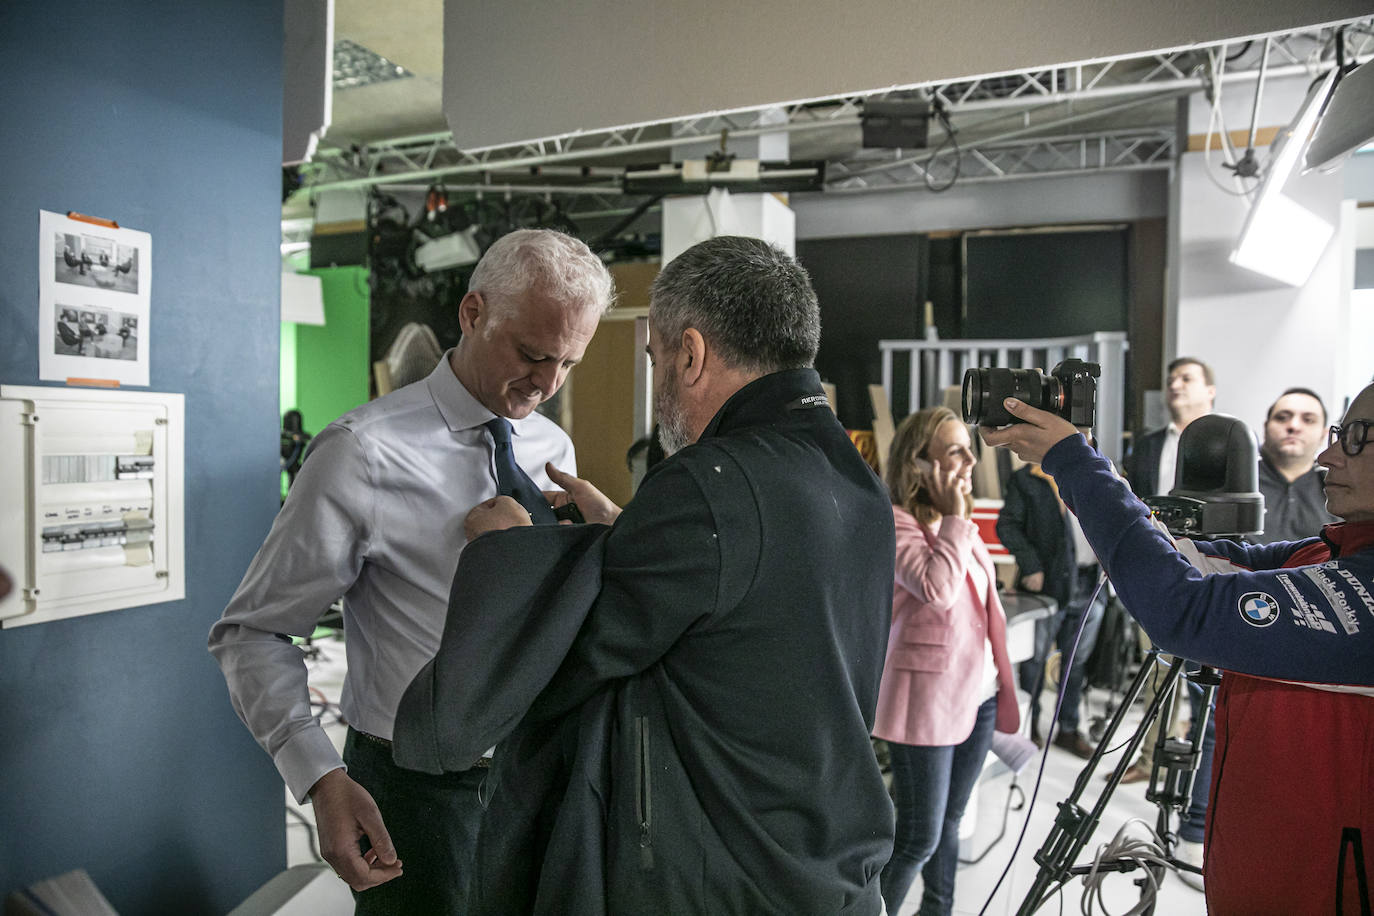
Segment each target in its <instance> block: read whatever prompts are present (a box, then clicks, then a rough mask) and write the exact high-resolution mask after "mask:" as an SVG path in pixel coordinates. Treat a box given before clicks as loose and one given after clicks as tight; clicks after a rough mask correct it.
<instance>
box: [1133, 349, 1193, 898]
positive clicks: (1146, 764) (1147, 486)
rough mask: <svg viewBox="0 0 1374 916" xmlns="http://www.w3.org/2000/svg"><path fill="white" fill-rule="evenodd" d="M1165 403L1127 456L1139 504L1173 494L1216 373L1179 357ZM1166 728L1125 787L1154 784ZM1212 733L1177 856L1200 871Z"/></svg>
mask: <svg viewBox="0 0 1374 916" xmlns="http://www.w3.org/2000/svg"><path fill="white" fill-rule="evenodd" d="M1165 397H1166V401H1167V403H1168V406H1169V425H1168V426H1165V427H1164V428H1162V429H1157V430H1154V431H1153V432H1149V433H1146V434H1145V435H1143V436H1142V437H1141V438H1140V441H1139V443H1137V444H1136V445H1135V446H1134V447H1133V448H1132V449H1131V453H1130V454H1129V455H1127V456H1126V461H1125V465H1126V477H1127V480H1128V482H1129V483H1130V485H1131V489H1132V490H1133V491H1134V492H1135V494H1136V495H1137V496H1139V497H1140V498H1141V499H1144V498H1146V497H1149V496H1161V495H1164V494H1167V493H1168V492H1169V491H1170V490H1172V489H1173V488H1174V473H1175V471H1176V470H1177V462H1178V440H1179V437H1180V436H1181V435H1182V434H1183V430H1185V429H1187V428H1188V424H1189V423H1192V422H1193V421H1194V420H1196V419H1197V418H1198V417H1204V416H1206V415H1207V414H1209V413H1211V412H1212V406H1213V404H1214V403H1215V402H1216V398H1217V386H1216V380H1215V378H1214V377H1213V375H1212V367H1211V366H1208V365H1207V364H1206V363H1204V362H1202V360H1199V359H1194V358H1193V357H1191V356H1180V357H1179V358H1178V359H1176V360H1174V361H1173V362H1171V363H1169V367H1168V379H1167V381H1166V383H1165ZM1141 641H1142V643H1143V644H1144V646H1145V647H1147V648H1148V646H1149V641H1148V639H1146V638H1145V634H1144V632H1143V631H1142V632H1141ZM1161 670H1162V669H1161ZM1156 686H1157V685H1156V683H1155V681H1154V680H1153V679H1151V680H1150V681H1147V682H1146V683H1145V702H1146V703H1149V702H1150V701H1151V700H1152V699H1153V698H1154V695H1155V690H1156ZM1187 687H1188V699H1189V701H1190V703H1191V704H1192V707H1193V714H1194V715H1195V716H1196V715H1197V713H1198V712H1199V711H1200V706H1201V703H1200V699H1201V691H1200V690H1198V689H1197V688H1195V687H1194V686H1193V685H1192V684H1191V683H1189V684H1187ZM1182 705H1183V703H1182V698H1181V697H1180V698H1179V701H1178V702H1175V704H1174V719H1175V720H1177V718H1178V712H1179V710H1180V708H1181V707H1182ZM1164 724H1165V723H1163V722H1162V717H1160V718H1156V719H1155V721H1154V722H1152V723H1151V724H1150V729H1149V731H1147V732H1146V733H1145V738H1144V740H1143V741H1142V742H1141V746H1140V747H1141V751H1140V759H1139V760H1138V761H1136V762H1135V763H1134V764H1132V765H1131V766H1130V767H1129V768H1128V769H1127V770H1126V772H1125V773H1124V774H1122V777H1121V781H1122V782H1123V783H1133V782H1144V781H1146V780H1148V779H1149V778H1150V771H1151V769H1152V767H1153V764H1154V749H1155V744H1156V742H1157V740H1158V737H1159V730H1160V728H1162V727H1164ZM1167 724H1168V728H1169V731H1170V732H1173V731H1174V729H1175V727H1176V725H1177V721H1171V722H1169V723H1167ZM1213 727H1214V725H1213V722H1212V720H1211V719H1210V718H1209V719H1208V721H1207V731H1208V734H1207V738H1206V741H1205V743H1204V750H1203V755H1202V760H1201V761H1200V762H1199V764H1198V772H1197V775H1196V777H1195V779H1194V783H1193V787H1194V789H1195V791H1194V792H1193V804H1192V805H1191V806H1190V808H1189V810H1188V811H1187V812H1185V814H1184V817H1183V822H1182V824H1181V825H1180V833H1181V835H1182V836H1183V840H1184V842H1183V844H1181V847H1180V850H1179V855H1180V856H1181V857H1182V858H1184V859H1187V860H1190V861H1192V860H1196V861H1194V862H1193V864H1196V865H1201V864H1202V825H1203V820H1204V818H1205V816H1206V811H1207V788H1206V787H1207V786H1208V784H1209V783H1210V777H1211V768H1212V754H1211V749H1212V729H1213ZM1180 875H1184V873H1180ZM1184 880H1185V883H1188V884H1192V885H1193V886H1197V885H1196V881H1195V879H1194V878H1193V876H1192V875H1187V876H1186V877H1185V878H1184Z"/></svg>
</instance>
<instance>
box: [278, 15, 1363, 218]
mask: <svg viewBox="0 0 1374 916" xmlns="http://www.w3.org/2000/svg"><path fill="white" fill-rule="evenodd" d="M1335 35H1336V30H1335V29H1334V28H1330V27H1327V28H1320V29H1303V30H1298V31H1293V32H1285V33H1279V34H1275V35H1271V36H1268V37H1269V40H1270V45H1269V47H1270V60H1269V64H1268V71H1267V77H1266V78H1269V79H1273V78H1278V77H1283V76H1290V75H1300V74H1306V75H1314V74H1316V73H1317V72H1319V71H1320V70H1323V69H1325V68H1327V67H1329V66H1331V64H1332V63H1333V62H1334V60H1335V48H1334V44H1335ZM1262 38H1263V36H1261V37H1258V38H1256V39H1253V40H1250V41H1229V42H1216V43H1212V44H1207V45H1196V46H1193V47H1190V48H1186V49H1183V50H1177V51H1170V52H1167V53H1157V54H1145V55H1137V56H1134V57H1123V58H1118V59H1115V60H1107V61H1099V62H1095V63H1078V64H1068V65H1064V66H1059V67H1048V68H1037V69H1030V70H1021V71H1014V72H1009V73H1004V74H1000V75H997V76H987V77H978V78H976V79H965V80H955V81H948V82H934V83H926V84H918V85H915V86H905V87H900V89H901V91H903V92H910V91H912V90H922V91H924V92H925V93H926V94H928V95H929V96H930V97H931V98H932V99H936V100H939V101H940V102H943V104H944V105H945V107H946V109H947V111H948V113H949V115H950V117H951V118H952V119H954V121H955V123H956V126H957V125H958V124H959V123H960V118H959V116H960V115H961V114H967V113H970V112H976V111H983V110H993V109H1010V110H1012V111H1014V112H1015V113H1016V114H1017V118H1016V120H1017V121H1018V122H1019V123H1020V124H1021V125H1022V126H1021V127H1020V128H1019V129H1018V130H1016V131H1014V132H1012V133H1014V134H1015V136H1011V135H1008V134H998V135H997V136H995V137H991V138H985V139H983V140H981V141H979V142H978V143H969V144H967V145H965V144H964V142H963V140H964V138H963V137H960V144H961V146H965V148H964V149H962V151H961V152H960V156H961V157H962V161H961V172H960V174H961V177H960V181H961V182H964V181H970V180H979V181H987V180H997V179H1003V178H1018V177H1025V176H1028V175H1032V174H1048V173H1063V172H1069V171H1086V170H1098V171H1101V170H1110V169H1140V168H1162V167H1165V166H1166V165H1167V163H1168V160H1169V158H1170V156H1171V155H1172V153H1173V151H1174V143H1175V140H1174V138H1173V137H1172V136H1165V135H1166V134H1171V133H1172V131H1171V129H1165V128H1159V127H1150V128H1146V129H1144V130H1140V129H1135V130H1106V131H1101V130H1099V131H1094V132H1091V133H1087V132H1085V133H1084V134H1082V135H1064V136H1054V137H1045V136H1043V135H1044V134H1045V133H1046V132H1053V131H1055V130H1056V129H1057V128H1058V127H1061V126H1063V125H1066V124H1068V123H1070V122H1072V121H1081V120H1083V119H1086V118H1090V117H1092V115H1093V114H1102V113H1104V112H1105V111H1107V110H1108V109H1111V108H1114V107H1116V106H1118V105H1119V106H1120V107H1122V108H1125V107H1132V106H1133V105H1134V104H1136V103H1139V104H1146V103H1149V102H1151V101H1158V100H1161V99H1167V98H1170V97H1180V96H1183V95H1186V94H1188V93H1192V92H1195V91H1197V90H1199V89H1202V88H1204V85H1205V80H1206V78H1207V75H1206V70H1207V68H1206V66H1205V64H1206V61H1207V55H1208V53H1209V52H1214V53H1217V54H1221V55H1223V56H1225V57H1226V58H1227V65H1226V72H1225V77H1224V79H1225V81H1226V82H1227V83H1228V84H1229V83H1233V82H1244V81H1249V80H1254V79H1255V78H1256V77H1257V76H1258V74H1259V70H1260V60H1261V54H1260V48H1261V46H1262V45H1263V40H1262ZM1372 54H1374V17H1371V18H1366V19H1362V20H1359V21H1357V22H1353V23H1349V24H1348V26H1347V48H1346V60H1347V61H1348V62H1355V63H1359V62H1363V61H1364V60H1367V59H1369V58H1370V57H1371V55H1372ZM891 91H897V90H895V89H894V90H884V91H883V92H881V93H865V94H863V95H837V96H831V97H827V98H822V99H813V100H809V101H806V102H800V103H795V104H791V105H783V106H778V105H772V106H763V107H759V108H753V109H747V110H741V111H736V112H730V113H723V114H722V113H717V114H709V115H700V116H696V117H690V118H681V119H677V120H674V121H669V122H660V123H657V124H650V125H640V126H636V127H628V128H622V129H614V130H602V131H589V132H586V133H578V134H569V135H564V136H558V137H550V138H546V139H542V140H535V141H529V142H523V143H514V144H508V145H504V146H493V147H488V148H484V149H479V150H461V149H458V148H457V147H455V146H454V145H453V137H452V134H451V133H449V132H442V133H433V134H424V135H419V136H411V137H400V138H396V139H391V140H383V141H377V142H374V143H370V144H368V145H366V146H361V147H354V148H351V149H346V150H345V149H322V150H320V151H319V152H318V153H317V154H316V156H315V158H314V160H313V161H312V162H311V163H308V164H306V165H304V166H302V168H301V174H302V185H303V186H304V187H305V188H307V189H310V190H313V191H325V190H330V189H345V188H359V187H371V186H380V185H402V186H404V185H408V184H409V185H416V184H418V185H428V184H430V183H433V182H436V181H443V182H444V183H445V184H446V185H447V187H448V188H449V189H450V190H454V189H456V188H458V187H463V188H467V187H471V188H473V189H474V193H478V194H485V193H498V194H528V193H537V194H544V195H551V194H556V195H568V196H572V195H578V196H579V197H580V198H581V199H582V201H583V203H584V204H589V203H590V198H591V196H596V197H599V198H602V199H606V200H610V199H614V198H616V197H618V196H620V195H622V194H623V193H624V192H623V191H621V190H619V189H617V187H615V185H618V184H619V182H620V179H621V178H622V177H623V175H624V172H625V169H624V168H623V167H620V166H615V165H607V164H606V163H607V162H608V160H609V161H612V162H614V161H615V160H616V159H621V160H624V159H625V158H627V157H632V156H634V155H637V154H646V153H658V152H662V151H668V150H673V149H674V148H676V147H682V146H685V145H690V144H699V143H702V142H708V141H709V142H715V141H717V140H719V138H720V137H721V135H722V132H724V133H725V134H726V135H727V136H729V137H731V138H735V139H744V138H750V137H758V136H762V135H765V134H776V133H780V132H785V133H788V134H790V135H793V136H797V135H799V134H805V133H806V132H809V131H826V130H829V131H833V130H835V129H839V128H848V129H852V130H854V131H855V136H856V142H855V146H856V148H857V147H858V142H857V136H858V129H859V125H860V116H861V114H862V112H863V104H864V100H865V99H867V98H879V97H883V96H886V95H887V94H888V93H889V92H891ZM1087 102H1095V103H1097V104H1099V105H1101V106H1104V107H1101V108H1098V109H1097V110H1096V112H1093V111H1090V110H1088V109H1087V106H1082V105H1079V104H1078V103H1087ZM1065 103H1074V104H1073V105H1071V106H1069V108H1071V109H1072V110H1074V111H1076V112H1079V113H1078V114H1075V115H1072V116H1070V117H1067V118H1066V117H1065V116H1064V112H1065ZM1036 134H1039V135H1041V136H1036ZM932 139H933V138H932ZM868 152H875V151H872V150H870V151H868ZM902 152H905V153H906V155H905V157H902V156H901V155H900V153H899V156H898V158H897V159H896V160H894V161H891V162H887V163H883V162H875V161H871V160H866V159H865V158H863V157H856V158H855V160H852V161H849V162H843V163H839V164H835V163H832V164H831V166H832V167H831V168H830V169H829V170H828V171H827V174H826V182H825V189H826V190H827V191H854V190H872V189H877V188H880V187H888V188H900V187H903V186H905V185H907V184H912V185H913V186H914V185H915V184H916V183H918V182H920V181H922V180H923V179H922V177H921V174H920V173H921V172H922V171H923V170H925V169H926V168H927V164H929V167H930V168H932V169H934V168H937V167H939V166H940V162H939V161H938V159H937V158H936V157H934V156H932V155H931V154H930V153H929V152H926V151H902ZM942 155H943V156H945V157H946V158H948V157H949V156H950V155H952V150H951V151H949V152H947V153H942ZM933 159H934V160H935V161H934V162H932V161H931V160H933ZM1070 163H1072V166H1070ZM458 182H463V184H461V185H460V184H458Z"/></svg>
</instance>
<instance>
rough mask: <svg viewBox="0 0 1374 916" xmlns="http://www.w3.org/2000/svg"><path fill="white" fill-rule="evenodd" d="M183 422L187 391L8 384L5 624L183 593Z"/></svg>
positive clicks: (3, 466) (3, 388)
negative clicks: (8, 589) (8, 582)
mask: <svg viewBox="0 0 1374 916" xmlns="http://www.w3.org/2000/svg"><path fill="white" fill-rule="evenodd" d="M184 430H185V403H184V398H183V396H182V395H180V394H160V393H156V392H145V391H100V390H92V389H73V388H25V387H18V386H14V385H0V567H4V568H5V569H6V570H7V571H8V572H9V574H10V577H11V578H12V579H13V580H14V590H13V592H12V593H11V594H10V595H9V596H8V597H6V598H3V599H0V625H3V626H5V627H13V626H22V625H25V624H30V623H42V622H45V621H49V620H60V619H62V618H64V617H76V616H79V615H82V614H97V613H100V612H102V611H113V610H118V609H120V608H127V607H136V606H141V605H145V604H156V603H158V602H161V601H177V600H180V599H182V598H184V597H185V596H186V578H185V553H184V545H185V539H184V534H185V532H184V525H183V510H184V502H183V488H182V476H183V443H184V438H185V436H184Z"/></svg>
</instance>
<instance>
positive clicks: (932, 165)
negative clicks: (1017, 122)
mask: <svg viewBox="0 0 1374 916" xmlns="http://www.w3.org/2000/svg"><path fill="white" fill-rule="evenodd" d="M1174 149H1175V136H1174V131H1173V129H1172V128H1169V127H1155V128H1139V129H1127V130H1120V131H1111V132H1096V133H1084V134H1066V135H1063V136H1057V137H1038V138H1035V139H1033V140H1009V141H1003V142H1001V143H985V144H979V145H977V146H974V147H970V148H966V149H961V150H960V151H959V152H958V154H957V162H958V174H959V183H960V184H964V183H969V182H981V181H996V180H1000V179H1006V178H1026V177H1032V176H1037V175H1064V174H1071V173H1072V174H1081V173H1085V172H1107V171H1124V170H1140V169H1165V168H1168V167H1169V165H1170V163H1171V162H1172V161H1173V156H1174ZM955 162H956V154H955V153H954V150H953V149H952V148H951V149H949V150H948V151H947V152H943V153H940V154H938V155H930V156H925V157H922V158H920V159H903V160H900V161H898V162H894V163H891V164H889V165H887V166H873V165H872V164H871V162H867V161H862V162H861V165H862V167H858V168H856V167H855V163H843V162H841V163H832V164H831V165H830V166H829V169H828V172H827V179H826V188H825V189H826V191H827V192H844V191H848V192H853V191H887V190H901V189H908V188H920V187H929V185H931V184H933V185H936V186H940V185H943V184H944V183H945V182H946V181H948V180H949V178H950V176H952V175H953V174H954V170H955Z"/></svg>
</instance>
